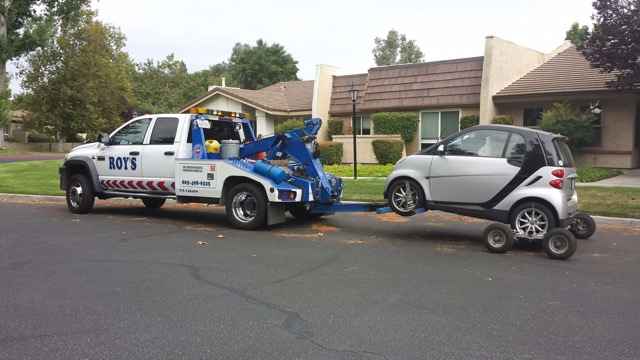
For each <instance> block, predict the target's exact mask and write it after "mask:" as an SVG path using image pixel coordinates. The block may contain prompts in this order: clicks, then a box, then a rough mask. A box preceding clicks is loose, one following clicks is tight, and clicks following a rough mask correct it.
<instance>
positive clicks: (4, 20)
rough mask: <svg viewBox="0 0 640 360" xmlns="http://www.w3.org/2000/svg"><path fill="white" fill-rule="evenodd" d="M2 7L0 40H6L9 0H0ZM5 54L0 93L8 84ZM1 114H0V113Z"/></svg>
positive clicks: (0, 138)
mask: <svg viewBox="0 0 640 360" xmlns="http://www.w3.org/2000/svg"><path fill="white" fill-rule="evenodd" d="M1 1H2V2H3V4H2V5H3V9H2V11H0V42H6V40H7V18H6V16H5V14H8V13H9V6H10V5H11V2H10V1H9V0H1ZM5 57H6V54H2V56H0V93H2V92H4V91H5V90H6V89H7V87H8V86H9V78H8V77H7V60H8V59H6V58H5ZM0 116H1V115H0ZM4 131H5V130H4V124H2V123H1V122H0V148H2V147H4Z"/></svg>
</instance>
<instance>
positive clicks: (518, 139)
mask: <svg viewBox="0 0 640 360" xmlns="http://www.w3.org/2000/svg"><path fill="white" fill-rule="evenodd" d="M504 153H505V157H506V158H507V159H508V160H509V163H510V164H512V165H516V166H521V165H522V164H523V163H524V157H525V156H526V155H527V143H526V141H525V140H524V138H523V137H522V135H520V134H516V133H512V134H511V137H510V138H509V144H507V148H506V149H505V152H504Z"/></svg>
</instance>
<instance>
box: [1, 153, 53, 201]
mask: <svg viewBox="0 0 640 360" xmlns="http://www.w3.org/2000/svg"><path fill="white" fill-rule="evenodd" d="M59 166H60V161H59V160H45V161H23V162H13V163H6V164H0V193H12V194H36V195H62V191H60V190H59V189H58V167H59Z"/></svg>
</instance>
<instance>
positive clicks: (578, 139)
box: [540, 102, 595, 150]
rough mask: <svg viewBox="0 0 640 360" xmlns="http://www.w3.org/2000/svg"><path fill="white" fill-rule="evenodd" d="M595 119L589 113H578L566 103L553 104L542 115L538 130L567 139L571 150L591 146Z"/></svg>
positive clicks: (577, 110)
mask: <svg viewBox="0 0 640 360" xmlns="http://www.w3.org/2000/svg"><path fill="white" fill-rule="evenodd" d="M594 121H595V118H594V116H593V114H592V113H591V112H590V111H580V109H578V108H577V107H576V106H573V105H571V104H569V103H568V102H561V103H555V104H553V105H551V107H550V108H549V109H548V110H547V111H545V112H544V113H542V122H541V123H540V128H542V130H545V131H549V132H552V133H556V134H561V135H564V136H566V137H567V138H569V145H570V146H571V148H572V149H573V150H577V149H580V148H581V147H584V146H588V145H591V144H592V143H593V138H594V135H595V133H594V130H593V123H594Z"/></svg>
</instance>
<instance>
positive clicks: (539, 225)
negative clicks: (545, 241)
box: [515, 208, 549, 239]
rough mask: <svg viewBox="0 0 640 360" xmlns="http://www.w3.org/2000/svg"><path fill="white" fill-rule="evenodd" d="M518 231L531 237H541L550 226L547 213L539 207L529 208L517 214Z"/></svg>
mask: <svg viewBox="0 0 640 360" xmlns="http://www.w3.org/2000/svg"><path fill="white" fill-rule="evenodd" d="M515 225H516V231H517V232H518V234H519V235H522V236H525V237H527V238H530V239H541V238H543V237H544V234H546V233H547V230H548V228H549V219H547V215H545V213H544V212H542V211H541V210H539V209H536V208H527V209H524V210H522V211H520V213H518V215H517V216H516V224H515Z"/></svg>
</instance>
